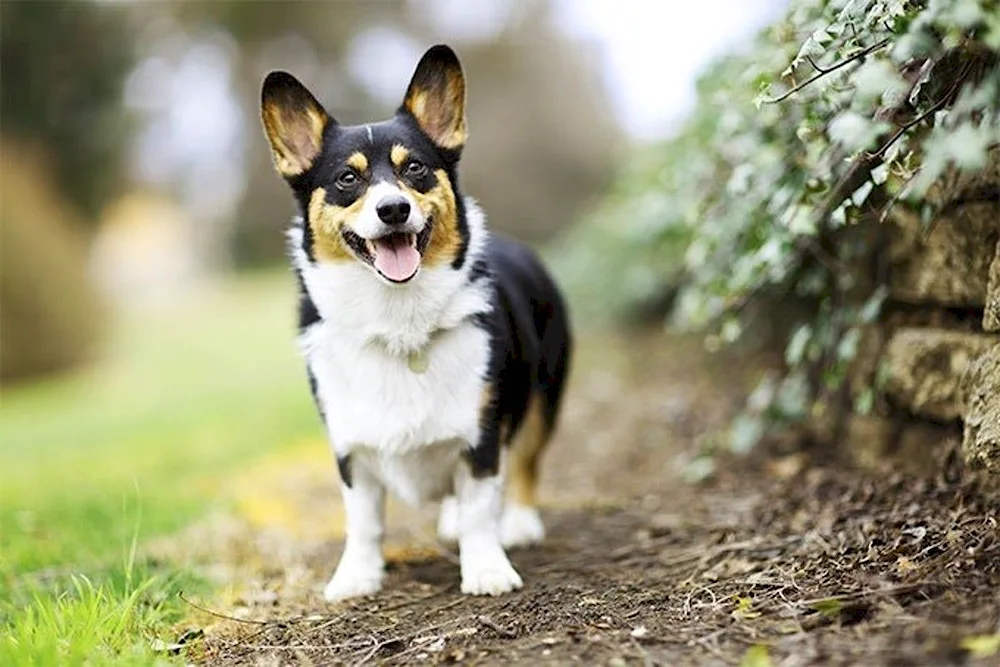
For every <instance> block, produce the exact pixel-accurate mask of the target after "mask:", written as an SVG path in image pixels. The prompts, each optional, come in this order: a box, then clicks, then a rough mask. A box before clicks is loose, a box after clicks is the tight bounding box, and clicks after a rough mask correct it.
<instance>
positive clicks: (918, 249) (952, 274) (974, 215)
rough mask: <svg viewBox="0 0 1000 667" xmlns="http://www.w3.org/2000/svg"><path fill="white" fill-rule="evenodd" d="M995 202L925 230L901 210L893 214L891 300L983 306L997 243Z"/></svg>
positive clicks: (999, 228) (999, 222) (999, 217)
mask: <svg viewBox="0 0 1000 667" xmlns="http://www.w3.org/2000/svg"><path fill="white" fill-rule="evenodd" d="M998 239H1000V203H994V202H979V203H974V204H965V205H963V206H961V207H960V208H959V209H957V210H956V211H954V212H952V213H949V214H947V215H944V216H941V217H939V218H938V219H937V220H934V221H933V222H932V223H931V224H930V226H927V225H924V224H923V223H922V222H921V221H920V218H919V217H918V216H917V215H916V214H915V213H914V212H912V211H910V210H908V209H905V208H902V207H900V208H899V209H898V210H896V211H895V212H894V213H893V215H892V227H891V229H890V232H889V258H890V261H891V263H892V274H891V276H890V280H889V288H890V290H891V291H892V296H893V297H894V298H895V299H898V300H899V301H904V302H907V303H927V302H930V303H934V304H940V305H943V306H952V307H975V308H979V307H982V306H983V305H984V304H985V303H986V292H987V289H986V285H987V278H988V276H989V273H990V265H991V263H992V262H993V257H994V255H995V249H996V245H997V241H998Z"/></svg>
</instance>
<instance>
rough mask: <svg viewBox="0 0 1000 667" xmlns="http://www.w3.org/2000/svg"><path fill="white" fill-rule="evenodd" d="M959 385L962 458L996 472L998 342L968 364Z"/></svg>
mask: <svg viewBox="0 0 1000 667" xmlns="http://www.w3.org/2000/svg"><path fill="white" fill-rule="evenodd" d="M961 388H962V398H963V408H964V413H965V428H964V433H963V438H962V451H963V453H964V455H965V462H966V463H967V464H968V465H969V466H970V467H972V468H985V469H986V470H989V471H991V472H994V473H1000V343H996V344H994V345H993V346H992V347H990V348H989V349H988V350H986V351H985V352H983V353H982V354H980V355H979V356H978V357H977V358H976V359H974V360H973V361H972V363H970V364H969V368H968V369H967V370H966V373H965V375H964V376H963V377H962V383H961Z"/></svg>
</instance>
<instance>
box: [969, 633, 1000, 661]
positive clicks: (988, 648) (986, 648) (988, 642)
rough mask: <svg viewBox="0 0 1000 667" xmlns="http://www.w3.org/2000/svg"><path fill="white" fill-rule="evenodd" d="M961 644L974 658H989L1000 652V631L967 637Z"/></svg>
mask: <svg viewBox="0 0 1000 667" xmlns="http://www.w3.org/2000/svg"><path fill="white" fill-rule="evenodd" d="M960 646H961V647H962V648H964V649H965V650H966V651H968V652H969V653H970V654H971V655H972V657H974V658H989V657H992V656H994V655H996V654H997V653H1000V633H998V634H995V635H976V636H973V637H966V638H965V639H963V640H962V642H961V644H960Z"/></svg>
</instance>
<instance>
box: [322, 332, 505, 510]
mask: <svg viewBox="0 0 1000 667" xmlns="http://www.w3.org/2000/svg"><path fill="white" fill-rule="evenodd" d="M303 346H304V347H305V348H306V349H307V353H306V354H307V357H308V360H309V365H310V368H311V369H312V372H313V374H314V375H315V377H316V381H317V384H318V388H319V396H320V400H321V401H322V404H323V407H324V410H325V413H326V421H327V429H328V431H329V435H330V440H331V442H332V443H333V446H334V449H335V450H336V452H337V454H338V455H341V456H343V455H346V454H351V457H352V461H351V464H352V466H354V467H357V466H365V467H366V468H368V469H369V470H371V471H372V472H373V473H374V474H375V475H376V477H378V478H379V479H381V480H382V482H383V483H384V484H385V485H386V486H387V487H388V488H389V489H390V490H392V491H393V492H394V493H395V494H396V495H398V496H399V497H400V498H401V499H403V500H405V501H407V502H411V503H419V502H422V501H425V500H434V499H438V498H440V497H441V496H442V495H443V494H445V493H446V492H448V491H449V490H450V487H449V484H450V479H451V473H452V471H453V470H454V462H455V461H457V459H458V455H459V453H460V452H461V449H462V448H463V447H466V446H467V445H468V444H469V443H474V442H475V438H476V437H477V433H478V428H479V424H478V420H479V405H480V400H481V396H482V392H483V385H484V379H483V378H484V377H485V371H486V364H487V361H488V355H489V341H488V340H487V335H486V333H485V332H484V331H483V330H481V329H479V328H477V327H475V326H473V325H472V324H468V323H463V324H461V325H460V326H458V327H457V328H454V329H449V330H446V331H442V332H440V333H439V334H437V335H436V336H434V337H433V339H432V340H431V341H430V342H429V343H428V344H427V346H426V349H424V350H423V351H422V354H423V355H424V357H425V359H426V361H425V364H424V365H425V366H426V367H425V368H423V369H422V371H421V372H417V371H415V370H414V369H413V368H411V364H410V363H409V355H408V354H406V353H393V352H390V351H389V350H387V349H386V347H385V345H384V344H382V343H367V344H351V342H350V341H345V340H344V339H343V337H342V335H341V334H340V333H339V332H338V331H337V327H332V326H326V325H325V324H322V323H321V324H318V325H316V326H315V327H314V328H313V329H311V330H310V331H309V332H308V333H307V334H306V335H305V336H303Z"/></svg>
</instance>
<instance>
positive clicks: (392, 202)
mask: <svg viewBox="0 0 1000 667" xmlns="http://www.w3.org/2000/svg"><path fill="white" fill-rule="evenodd" d="M375 212H376V213H378V218H379V220H381V221H382V222H384V223H385V224H387V225H401V224H403V223H404V222H406V221H407V220H408V219H409V217H410V202H408V201H406V197H403V196H401V195H390V196H388V197H384V198H383V199H382V201H380V202H379V203H378V204H377V205H376V206H375Z"/></svg>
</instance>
